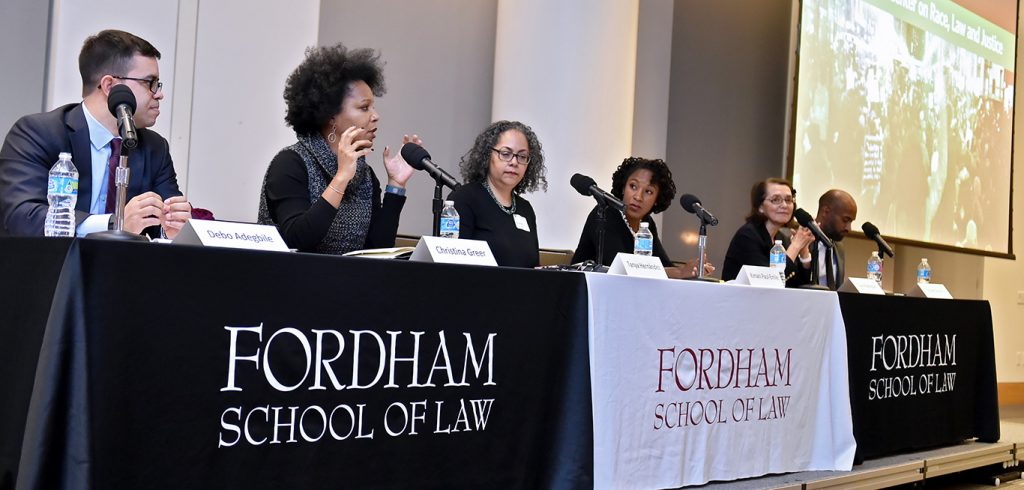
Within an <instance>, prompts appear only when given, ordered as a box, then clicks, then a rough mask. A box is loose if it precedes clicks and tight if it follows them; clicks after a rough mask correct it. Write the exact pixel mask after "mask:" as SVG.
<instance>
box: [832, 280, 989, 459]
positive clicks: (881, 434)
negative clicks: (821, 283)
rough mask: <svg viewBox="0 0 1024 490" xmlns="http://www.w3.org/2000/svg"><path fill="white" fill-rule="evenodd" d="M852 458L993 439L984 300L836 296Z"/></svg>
mask: <svg viewBox="0 0 1024 490" xmlns="http://www.w3.org/2000/svg"><path fill="white" fill-rule="evenodd" d="M839 303H840V305H841V307H842V309H843V320H844V321H845V323H846V342H847V346H848V347H847V351H848V356H849V365H850V404H851V408H852V410H853V434H854V437H856V439H857V455H858V458H862V459H869V458H873V457H877V456H881V455H885V454H891V453H895V452H898V451H904V450H910V449H920V448H926V447H934V446H939V445H943V444H950V443H954V442H959V441H962V440H965V439H970V438H973V437H977V438H978V439H979V440H981V441H983V442H995V441H998V440H999V403H998V396H997V394H996V365H995V352H994V346H993V340H992V312H991V309H990V308H989V304H988V302H987V301H969V300H941V299H925V298H908V297H887V296H873V295H867V294H846V293H840V294H839Z"/></svg>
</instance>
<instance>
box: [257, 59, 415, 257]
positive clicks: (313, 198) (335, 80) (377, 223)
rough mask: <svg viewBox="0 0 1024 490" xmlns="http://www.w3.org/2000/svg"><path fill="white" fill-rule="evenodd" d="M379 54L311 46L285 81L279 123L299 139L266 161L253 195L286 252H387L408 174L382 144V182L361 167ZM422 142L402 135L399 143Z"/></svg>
mask: <svg viewBox="0 0 1024 490" xmlns="http://www.w3.org/2000/svg"><path fill="white" fill-rule="evenodd" d="M384 90H385V89H384V74H383V72H382V69H381V63H380V57H379V55H378V54H377V53H375V52H374V51H373V50H371V49H353V50H349V49H347V48H346V47H345V46H343V45H341V44H336V45H334V46H322V47H316V48H310V49H308V50H307V51H306V58H305V59H304V60H303V61H302V63H301V64H300V65H299V66H298V67H297V68H296V69H295V71H293V72H292V74H291V75H289V77H288V80H287V82H286V83H285V89H284V99H285V103H286V105H287V112H286V114H285V122H286V123H288V125H289V126H291V127H292V129H294V130H295V135H296V136H297V138H298V142H296V143H295V144H293V145H291V146H288V147H286V148H285V149H283V150H281V152H280V153H278V154H277V156H275V157H274V159H273V160H272V161H271V162H270V166H269V168H268V169H267V173H266V175H265V177H264V179H263V187H262V190H261V191H260V208H259V218H258V220H259V222H260V223H261V224H272V225H276V226H277V228H278V229H279V230H280V231H281V235H282V237H283V238H284V241H285V243H287V244H288V246H289V247H292V248H296V249H298V250H300V251H304V252H317V253H325V254H343V253H346V252H350V251H352V250H358V249H363V248H378V247H393V246H394V243H395V235H396V234H397V233H398V221H399V216H400V214H401V212H402V207H403V206H404V204H405V183H406V181H408V180H409V177H410V176H411V175H412V173H413V169H412V167H410V166H409V165H408V164H407V163H406V162H405V160H403V159H402V156H401V154H400V153H399V152H398V151H396V152H395V154H394V156H392V155H391V151H390V148H388V147H384V151H383V158H384V169H385V171H386V172H387V177H388V183H387V187H386V189H385V192H384V197H383V200H382V198H381V189H380V181H379V180H377V175H376V174H375V173H374V171H373V169H372V168H370V166H369V165H368V164H367V163H366V155H368V154H369V153H370V152H372V151H373V142H374V140H375V139H376V135H377V124H378V122H379V121H380V115H379V114H378V113H377V110H376V109H375V107H374V101H375V97H380V96H381V95H383V94H384ZM410 141H411V142H414V143H416V144H420V143H422V142H421V141H420V139H419V137H417V136H416V135H413V136H412V137H411V138H410V137H409V136H408V135H406V136H405V137H403V138H402V143H403V144H405V143H408V142H410Z"/></svg>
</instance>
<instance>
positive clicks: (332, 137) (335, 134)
mask: <svg viewBox="0 0 1024 490" xmlns="http://www.w3.org/2000/svg"><path fill="white" fill-rule="evenodd" d="M337 140H338V125H337V124H332V125H331V134H329V135H327V141H330V142H331V143H334V142H335V141H337Z"/></svg>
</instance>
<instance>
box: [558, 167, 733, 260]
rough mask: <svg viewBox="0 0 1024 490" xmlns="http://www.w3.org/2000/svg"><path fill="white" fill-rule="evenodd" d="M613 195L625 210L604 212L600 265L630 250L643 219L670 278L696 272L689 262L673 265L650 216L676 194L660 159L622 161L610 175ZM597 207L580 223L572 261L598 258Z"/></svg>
mask: <svg viewBox="0 0 1024 490" xmlns="http://www.w3.org/2000/svg"><path fill="white" fill-rule="evenodd" d="M612 195H613V196H615V197H617V198H619V199H620V200H622V202H623V204H625V205H626V210H625V212H624V213H616V212H615V211H614V210H610V209H609V210H606V211H605V232H604V253H603V255H604V257H601V261H600V262H601V264H603V265H611V263H612V261H613V260H615V255H616V254H618V253H620V252H621V253H633V241H634V239H635V238H636V233H637V232H638V231H640V223H641V222H646V223H648V227H649V228H650V230H651V234H653V235H654V255H655V256H656V257H658V258H659V259H661V263H662V265H664V266H665V272H666V273H667V274H668V275H669V277H674V278H683V277H693V276H694V275H696V274H697V269H696V267H695V266H694V265H693V264H690V263H688V262H684V263H683V265H682V266H680V267H676V266H673V264H672V260H671V259H670V258H669V257H668V254H667V253H666V252H665V247H663V246H662V244H661V239H660V238H659V237H658V227H657V226H656V225H655V224H654V220H652V219H651V215H652V214H656V213H660V212H662V211H664V210H666V209H668V207H669V206H670V205H671V204H672V199H674V198H675V196H676V184H675V182H673V181H672V171H671V170H670V169H669V168H668V165H666V164H665V162H664V161H663V160H660V159H655V160H649V159H646V158H639V157H629V158H626V159H625V160H623V161H622V164H620V165H619V168H617V169H615V173H614V174H612ZM598 206H600V205H598ZM598 206H594V209H593V210H592V211H591V212H590V215H589V216H587V222H586V223H585V224H584V225H583V233H582V234H580V243H579V245H577V246H576V253H575V254H573V256H572V262H573V263H578V262H583V261H585V260H593V261H595V262H596V261H597V248H598V247H597V244H598V231H599V229H598V226H599V222H598V218H597V214H598ZM694 263H696V262H694ZM712 270H714V267H712V266H711V265H710V264H705V271H706V272H710V271H712Z"/></svg>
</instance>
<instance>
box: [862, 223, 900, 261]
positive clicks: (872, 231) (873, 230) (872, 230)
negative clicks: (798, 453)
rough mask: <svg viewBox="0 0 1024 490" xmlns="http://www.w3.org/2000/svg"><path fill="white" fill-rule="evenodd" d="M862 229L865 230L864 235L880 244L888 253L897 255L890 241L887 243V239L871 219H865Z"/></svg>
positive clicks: (879, 246)
mask: <svg viewBox="0 0 1024 490" xmlns="http://www.w3.org/2000/svg"><path fill="white" fill-rule="evenodd" d="M860 229H861V230H864V235H865V236H867V237H868V238H870V239H872V240H874V241H875V243H877V244H878V248H879V249H880V250H881V251H882V252H884V253H885V254H887V255H888V256H889V257H895V256H896V255H895V254H894V253H893V251H892V247H890V246H889V244H888V243H885V239H884V238H882V234H881V233H880V232H879V231H878V227H877V226H875V225H873V224H871V222H870V221H865V222H864V224H863V225H860Z"/></svg>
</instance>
